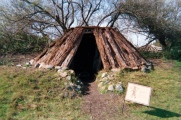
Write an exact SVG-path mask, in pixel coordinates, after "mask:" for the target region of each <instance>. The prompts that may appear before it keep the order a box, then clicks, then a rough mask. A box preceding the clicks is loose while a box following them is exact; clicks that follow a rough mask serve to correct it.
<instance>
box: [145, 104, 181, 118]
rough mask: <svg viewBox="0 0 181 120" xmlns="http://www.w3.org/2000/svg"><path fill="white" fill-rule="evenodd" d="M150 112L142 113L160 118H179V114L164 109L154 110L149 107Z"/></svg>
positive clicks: (180, 115) (154, 108)
mask: <svg viewBox="0 0 181 120" xmlns="http://www.w3.org/2000/svg"><path fill="white" fill-rule="evenodd" d="M150 108H152V110H148V111H144V112H143V113H146V114H148V115H153V116H157V117H161V118H170V117H181V114H178V113H174V112H171V111H167V110H164V109H160V108H156V107H151V106H150Z"/></svg>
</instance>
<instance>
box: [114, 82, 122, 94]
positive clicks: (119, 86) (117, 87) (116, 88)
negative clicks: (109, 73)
mask: <svg viewBox="0 0 181 120" xmlns="http://www.w3.org/2000/svg"><path fill="white" fill-rule="evenodd" d="M115 90H116V91H118V92H123V87H122V83H121V82H120V83H118V84H116V87H115Z"/></svg>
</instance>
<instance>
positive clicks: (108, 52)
mask: <svg viewBox="0 0 181 120" xmlns="http://www.w3.org/2000/svg"><path fill="white" fill-rule="evenodd" d="M103 32H104V30H102V29H100V30H99V36H100V39H101V41H100V42H102V45H103V47H104V50H105V53H106V55H107V58H108V60H109V63H110V65H111V68H116V67H117V65H116V63H117V62H116V61H115V60H114V59H113V57H114V55H113V53H112V51H111V46H110V45H109V43H108V41H107V39H106V38H105V37H104V35H103Z"/></svg>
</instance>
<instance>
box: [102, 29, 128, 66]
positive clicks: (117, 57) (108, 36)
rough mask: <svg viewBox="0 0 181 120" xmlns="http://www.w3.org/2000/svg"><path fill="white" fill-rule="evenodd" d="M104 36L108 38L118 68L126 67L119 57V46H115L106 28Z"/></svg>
mask: <svg viewBox="0 0 181 120" xmlns="http://www.w3.org/2000/svg"><path fill="white" fill-rule="evenodd" d="M105 35H106V37H107V38H108V41H109V43H110V45H111V47H112V49H113V51H114V52H115V57H116V61H117V62H118V64H119V67H121V68H124V67H125V66H127V65H126V63H125V61H124V60H123V58H122V56H121V55H120V53H119V51H120V49H119V46H118V45H117V44H116V42H115V41H114V40H113V38H112V36H111V33H110V32H109V30H108V29H107V28H106V31H105Z"/></svg>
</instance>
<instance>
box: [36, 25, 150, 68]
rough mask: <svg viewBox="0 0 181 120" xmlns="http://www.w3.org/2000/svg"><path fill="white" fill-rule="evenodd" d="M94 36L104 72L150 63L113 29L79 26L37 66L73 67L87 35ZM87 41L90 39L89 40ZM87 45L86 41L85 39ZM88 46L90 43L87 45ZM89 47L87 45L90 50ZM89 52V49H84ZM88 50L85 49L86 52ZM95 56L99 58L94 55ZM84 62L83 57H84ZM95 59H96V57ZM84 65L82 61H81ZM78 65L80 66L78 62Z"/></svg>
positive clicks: (41, 57)
mask: <svg viewBox="0 0 181 120" xmlns="http://www.w3.org/2000/svg"><path fill="white" fill-rule="evenodd" d="M86 35H92V36H93V37H94V40H95V44H96V49H97V50H98V53H99V54H98V56H100V57H99V58H100V60H101V62H102V66H103V69H112V68H121V69H124V68H130V69H139V68H140V66H141V65H142V63H146V62H147V61H146V60H145V59H144V58H143V57H142V56H141V55H140V53H139V52H138V50H137V49H136V48H135V47H134V46H133V45H132V44H131V43H130V42H129V41H128V40H127V39H126V38H125V37H124V36H123V35H122V34H121V33H120V32H119V31H118V30H117V29H115V28H109V27H94V26H93V27H75V28H72V29H70V30H69V32H67V33H66V34H65V35H63V36H62V37H61V38H58V39H56V40H55V42H53V43H51V45H50V46H49V47H47V48H46V49H45V50H44V51H43V52H42V53H41V54H40V55H38V56H37V57H36V58H35V59H34V62H33V64H40V63H43V64H46V65H53V66H61V67H70V65H71V63H72V61H73V60H74V57H75V55H76V53H77V51H78V48H79V46H80V44H81V42H82V41H83V39H84V36H86ZM85 39H88V40H87V42H88V41H89V38H88V37H86V38H85ZM84 42H86V40H84ZM84 46H86V44H85V45H84ZM88 47H89V45H87V48H88ZM84 49H86V47H85V48H84ZM84 49H82V50H83V51H84ZM94 56H96V55H95V54H94ZM82 59H83V58H82ZM94 60H95V57H94ZM80 62H81V61H80ZM76 64H79V63H78V62H77V63H76Z"/></svg>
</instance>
